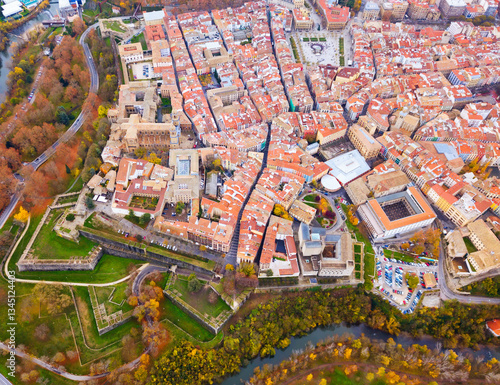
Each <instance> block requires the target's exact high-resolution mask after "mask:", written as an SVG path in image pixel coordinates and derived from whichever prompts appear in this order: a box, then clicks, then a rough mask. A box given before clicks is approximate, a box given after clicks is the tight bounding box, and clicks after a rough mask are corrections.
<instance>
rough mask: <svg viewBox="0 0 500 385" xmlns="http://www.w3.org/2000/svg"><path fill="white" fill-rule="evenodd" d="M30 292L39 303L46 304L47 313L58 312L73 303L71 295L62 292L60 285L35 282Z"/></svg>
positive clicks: (62, 288)
mask: <svg viewBox="0 0 500 385" xmlns="http://www.w3.org/2000/svg"><path fill="white" fill-rule="evenodd" d="M32 293H33V295H34V296H35V298H37V299H38V301H40V303H43V304H45V306H47V312H48V313H49V314H58V313H60V312H62V311H64V310H65V309H66V308H67V307H68V306H69V305H71V304H72V303H73V301H72V299H71V297H70V296H69V295H67V294H65V293H64V287H63V286H62V285H48V284H45V283H37V284H36V285H35V287H34V288H33V291H32Z"/></svg>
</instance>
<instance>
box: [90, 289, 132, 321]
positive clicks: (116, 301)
mask: <svg viewBox="0 0 500 385" xmlns="http://www.w3.org/2000/svg"><path fill="white" fill-rule="evenodd" d="M128 285H129V281H125V282H121V283H119V284H117V285H114V286H106V287H99V286H97V287H94V291H95V294H96V296H97V302H98V303H99V305H101V304H104V307H105V308H106V312H107V313H108V315H109V314H112V313H116V312H117V311H119V310H121V311H122V312H123V313H126V312H128V311H130V310H132V309H133V307H132V306H130V305H129V304H128V302H127V301H126V299H127V296H126V295H125V290H126V289H127V287H128ZM89 292H90V293H91V295H92V292H91V291H90V288H89Z"/></svg>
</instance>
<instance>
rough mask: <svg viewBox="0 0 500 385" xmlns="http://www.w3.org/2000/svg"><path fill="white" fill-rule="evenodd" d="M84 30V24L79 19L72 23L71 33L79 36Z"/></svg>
mask: <svg viewBox="0 0 500 385" xmlns="http://www.w3.org/2000/svg"><path fill="white" fill-rule="evenodd" d="M86 29H87V27H86V26H85V23H84V22H83V20H82V19H80V18H79V17H78V18H76V19H75V21H73V32H74V33H76V34H77V35H81V34H82V33H83V31H85V30H86Z"/></svg>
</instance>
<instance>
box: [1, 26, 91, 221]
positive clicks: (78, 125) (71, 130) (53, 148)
mask: <svg viewBox="0 0 500 385" xmlns="http://www.w3.org/2000/svg"><path fill="white" fill-rule="evenodd" d="M98 25H99V24H97V23H96V24H94V25H92V26H90V27H89V28H87V30H86V31H85V32H84V33H82V36H81V37H80V44H81V46H82V47H83V51H84V54H85V61H86V63H87V66H88V67H89V70H90V89H89V92H93V93H96V92H97V91H98V89H99V74H98V73H97V70H96V66H95V63H94V60H93V59H92V54H91V52H90V48H89V46H88V44H87V43H85V39H86V38H87V35H88V33H89V32H90V31H91V30H93V29H95V28H96V27H97V26H98ZM86 114H87V112H86V111H82V112H81V113H80V115H79V116H78V117H77V118H76V120H75V121H74V122H73V124H72V125H71V127H70V128H69V129H68V131H66V132H65V133H64V135H62V136H61V137H60V138H59V139H58V140H57V141H56V142H55V143H54V144H53V145H52V146H50V147H49V148H48V149H47V150H45V152H44V153H43V154H42V155H40V156H39V157H38V158H36V159H35V160H34V161H33V162H31V163H29V164H28V165H31V166H32V167H33V169H34V170H35V171H36V170H37V169H38V168H39V167H40V166H41V165H42V164H43V163H45V162H46V161H47V159H49V158H50V156H51V155H53V154H54V152H56V150H57V147H58V146H59V145H60V144H61V143H65V142H67V141H68V140H69V139H71V137H72V136H73V135H74V134H76V133H77V132H78V130H79V129H80V128H81V127H82V124H83V122H84V121H85V117H86ZM18 179H19V178H18ZM21 182H22V181H21ZM19 198H20V194H19V193H15V194H14V195H12V197H11V199H10V203H9V204H8V205H7V207H6V208H5V209H4V210H3V212H2V214H0V228H2V227H3V226H4V225H5V222H6V221H7V219H8V218H9V216H10V215H11V214H12V211H13V210H14V208H15V207H16V205H17V203H18V202H19Z"/></svg>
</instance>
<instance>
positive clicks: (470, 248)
mask: <svg viewBox="0 0 500 385" xmlns="http://www.w3.org/2000/svg"><path fill="white" fill-rule="evenodd" d="M464 242H465V246H467V252H468V253H469V254H470V253H475V252H476V251H477V249H476V246H474V244H473V243H472V241H471V240H470V239H469V237H465V238H464Z"/></svg>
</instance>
